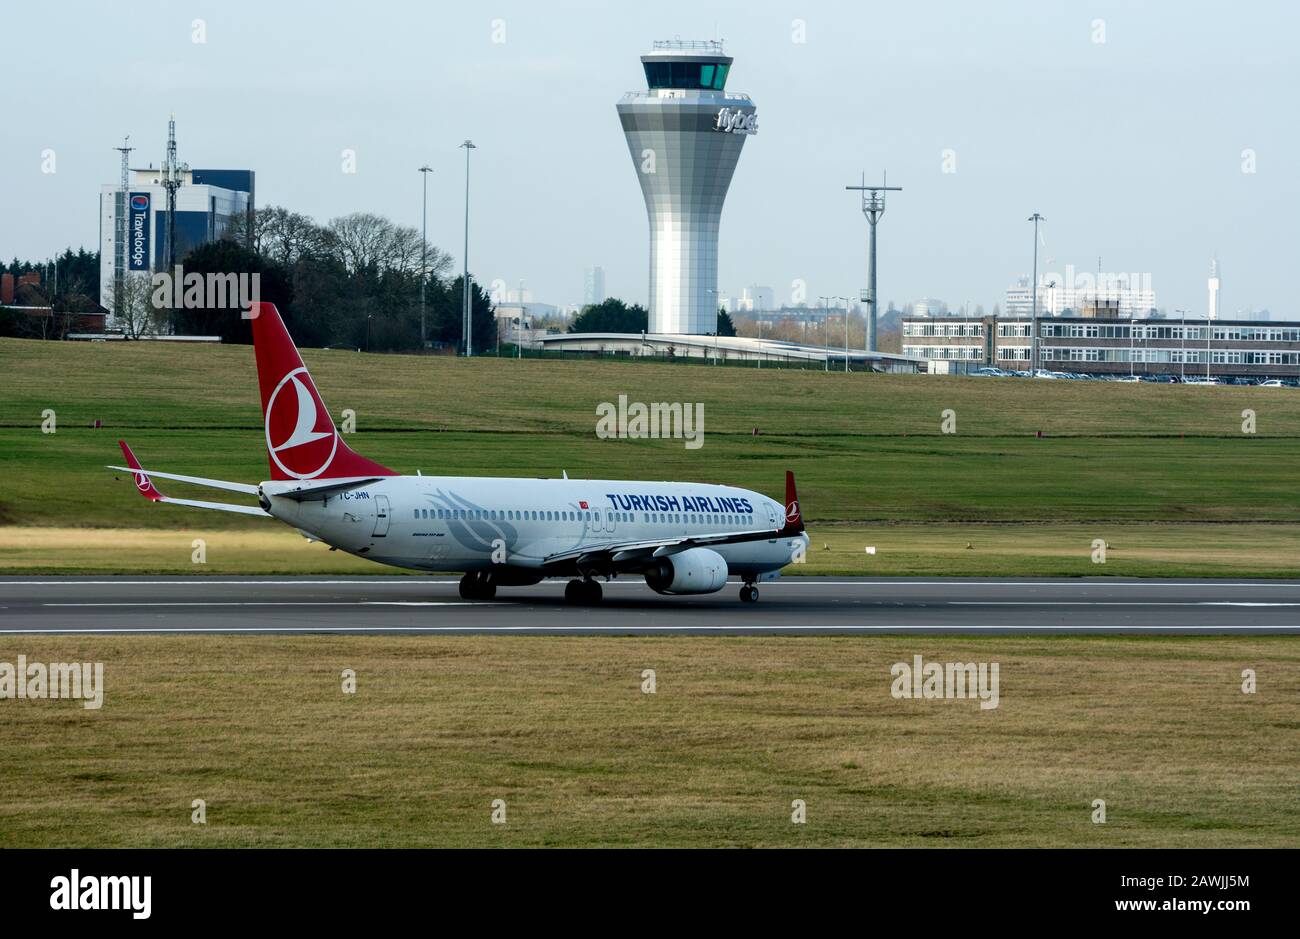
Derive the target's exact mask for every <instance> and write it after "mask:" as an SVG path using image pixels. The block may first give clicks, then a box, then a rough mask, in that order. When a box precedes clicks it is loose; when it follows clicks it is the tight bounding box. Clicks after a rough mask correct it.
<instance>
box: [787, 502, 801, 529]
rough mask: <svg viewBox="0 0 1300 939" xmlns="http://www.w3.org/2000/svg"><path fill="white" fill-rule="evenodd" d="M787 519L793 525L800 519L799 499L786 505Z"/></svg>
mask: <svg viewBox="0 0 1300 939" xmlns="http://www.w3.org/2000/svg"><path fill="white" fill-rule="evenodd" d="M785 520H786V521H787V522H789V523H790V524H791V525H793V524H794V523H795V522H797V521H799V502H798V501H797V500H796V501H794V502H791V503H790V504H789V505H787V506H786V507H785Z"/></svg>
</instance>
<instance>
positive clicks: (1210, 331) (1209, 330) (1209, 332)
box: [1205, 310, 1214, 382]
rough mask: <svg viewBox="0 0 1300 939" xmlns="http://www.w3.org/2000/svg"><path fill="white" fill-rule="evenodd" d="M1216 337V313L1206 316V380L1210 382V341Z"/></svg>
mask: <svg viewBox="0 0 1300 939" xmlns="http://www.w3.org/2000/svg"><path fill="white" fill-rule="evenodd" d="M1213 336H1214V311H1213V310H1210V311H1208V312H1207V313H1206V314H1205V380H1206V381H1207V382H1208V381H1209V380H1210V339H1211V337H1213Z"/></svg>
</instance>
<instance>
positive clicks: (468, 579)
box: [460, 571, 497, 600]
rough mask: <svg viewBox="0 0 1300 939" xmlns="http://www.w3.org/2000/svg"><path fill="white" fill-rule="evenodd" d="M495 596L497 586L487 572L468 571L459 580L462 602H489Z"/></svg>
mask: <svg viewBox="0 0 1300 939" xmlns="http://www.w3.org/2000/svg"><path fill="white" fill-rule="evenodd" d="M496 595H497V585H496V584H494V583H493V582H492V578H491V576H490V575H489V574H488V572H487V571H470V572H469V573H468V574H466V575H465V576H464V577H462V578H461V579H460V596H461V599H462V600H491V599H492V598H493V597H495V596H496Z"/></svg>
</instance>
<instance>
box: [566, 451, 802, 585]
mask: <svg viewBox="0 0 1300 939" xmlns="http://www.w3.org/2000/svg"><path fill="white" fill-rule="evenodd" d="M785 504H786V517H785V523H784V524H783V525H782V526H781V527H780V528H769V529H764V530H760V531H753V530H749V529H747V530H745V531H728V532H701V533H699V534H687V535H673V536H671V537H668V538H657V539H643V540H640V541H610V542H607V543H606V544H589V545H586V546H585V547H582V548H575V549H574V550H572V551H562V552H559V553H557V554H552V555H548V556H547V557H544V558H543V559H542V566H543V567H547V566H550V565H552V564H563V563H565V562H567V561H577V560H585V561H599V560H607V561H609V562H610V563H612V564H616V565H617V564H624V563H626V562H629V561H636V560H638V559H642V558H645V559H648V558H658V557H663V556H664V555H666V554H676V553H677V552H679V551H685V550H687V549H688V548H707V547H710V546H717V545H724V544H741V543H743V542H746V541H770V540H772V539H774V538H790V537H793V536H795V535H799V534H802V533H803V530H804V525H803V515H802V513H801V512H800V510H799V496H798V494H797V493H796V492H795V485H794V473H792V472H790V471H788V470H787V471H786V474H785Z"/></svg>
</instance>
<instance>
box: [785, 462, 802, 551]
mask: <svg viewBox="0 0 1300 939" xmlns="http://www.w3.org/2000/svg"><path fill="white" fill-rule="evenodd" d="M801 531H803V511H802V510H801V509H800V508H799V493H797V492H795V490H794V473H792V472H791V471H790V470H786V471H785V527H784V528H783V529H781V534H783V535H797V534H799V533H800V532H801Z"/></svg>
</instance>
